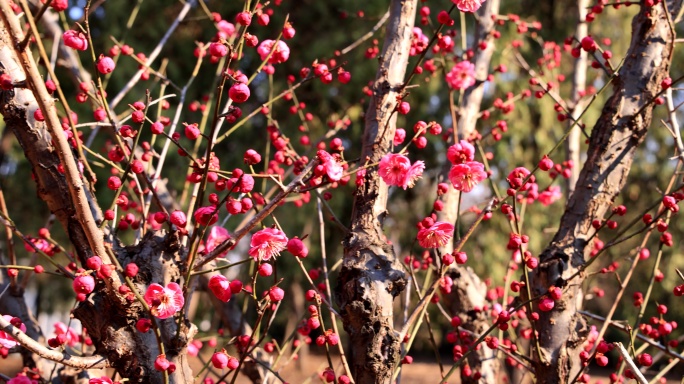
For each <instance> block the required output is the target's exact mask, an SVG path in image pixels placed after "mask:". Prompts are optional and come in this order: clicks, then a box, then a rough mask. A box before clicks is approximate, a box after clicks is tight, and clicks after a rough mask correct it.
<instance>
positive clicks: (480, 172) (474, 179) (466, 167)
mask: <svg viewBox="0 0 684 384" xmlns="http://www.w3.org/2000/svg"><path fill="white" fill-rule="evenodd" d="M486 178H487V172H485V170H484V165H483V164H482V163H480V162H477V161H468V162H466V163H463V164H456V165H454V166H453V167H451V171H449V180H450V181H451V184H453V185H454V188H456V190H459V191H461V192H470V191H472V190H473V188H475V186H476V185H477V184H478V183H479V182H480V181H482V180H484V179H486Z"/></svg>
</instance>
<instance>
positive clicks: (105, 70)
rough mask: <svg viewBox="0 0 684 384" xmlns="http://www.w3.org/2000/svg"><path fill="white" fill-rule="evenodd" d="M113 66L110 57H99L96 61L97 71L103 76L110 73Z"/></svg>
mask: <svg viewBox="0 0 684 384" xmlns="http://www.w3.org/2000/svg"><path fill="white" fill-rule="evenodd" d="M115 66H116V64H114V60H112V58H111V57H107V56H104V55H100V60H98V61H97V70H98V72H100V73H101V74H103V75H106V74H109V73H112V71H113V70H114V67H115Z"/></svg>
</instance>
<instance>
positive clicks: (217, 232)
mask: <svg viewBox="0 0 684 384" xmlns="http://www.w3.org/2000/svg"><path fill="white" fill-rule="evenodd" d="M228 239H230V233H228V230H227V229H225V228H223V227H219V226H218V225H216V226H213V227H211V230H210V231H209V236H207V242H206V245H205V250H206V251H207V252H211V251H213V250H214V249H216V247H218V245H219V244H221V243H223V242H224V241H226V240H228ZM226 252H227V251H226ZM226 252H224V253H223V254H221V256H223V255H225V254H226Z"/></svg>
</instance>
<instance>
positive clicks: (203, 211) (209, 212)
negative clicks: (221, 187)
mask: <svg viewBox="0 0 684 384" xmlns="http://www.w3.org/2000/svg"><path fill="white" fill-rule="evenodd" d="M194 216H195V221H196V222H198V223H199V224H200V225H203V226H205V227H206V226H208V225H212V224H214V223H215V222H217V221H218V208H217V207H216V206H213V205H208V206H206V207H200V208H197V211H195V215H194Z"/></svg>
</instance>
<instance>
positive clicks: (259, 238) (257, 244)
mask: <svg viewBox="0 0 684 384" xmlns="http://www.w3.org/2000/svg"><path fill="white" fill-rule="evenodd" d="M287 241H288V239H287V236H285V234H284V233H283V232H282V231H280V230H278V229H275V228H264V229H262V230H261V231H259V232H257V233H255V234H254V235H253V236H252V241H251V242H250V244H249V245H250V246H251V247H252V248H250V249H249V255H250V256H252V257H253V258H254V260H256V261H258V260H269V259H270V258H271V257H274V256H279V255H280V251H282V250H284V249H285V248H286V247H287Z"/></svg>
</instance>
